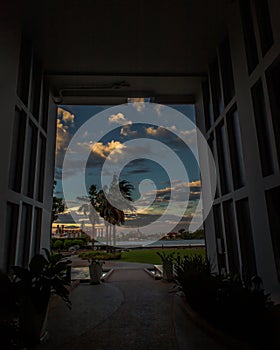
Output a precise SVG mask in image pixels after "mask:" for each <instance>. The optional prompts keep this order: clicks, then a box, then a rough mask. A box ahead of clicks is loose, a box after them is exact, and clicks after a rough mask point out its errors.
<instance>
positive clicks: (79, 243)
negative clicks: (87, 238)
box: [71, 239, 84, 247]
mask: <svg viewBox="0 0 280 350" xmlns="http://www.w3.org/2000/svg"><path fill="white" fill-rule="evenodd" d="M71 245H73V246H75V245H78V246H80V247H81V246H83V245H84V241H83V240H82V239H73V240H72V244H71Z"/></svg>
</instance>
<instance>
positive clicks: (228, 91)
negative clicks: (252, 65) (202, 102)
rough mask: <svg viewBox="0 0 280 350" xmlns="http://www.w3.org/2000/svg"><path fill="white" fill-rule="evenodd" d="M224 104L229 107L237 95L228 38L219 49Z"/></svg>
mask: <svg viewBox="0 0 280 350" xmlns="http://www.w3.org/2000/svg"><path fill="white" fill-rule="evenodd" d="M219 54H220V65H221V75H222V82H223V93H224V103H225V105H227V104H228V103H229V102H230V100H231V99H232V98H233V96H234V95H235V88H234V80H233V71H232V61H231V53H230V46H229V40H228V38H226V39H225V40H224V41H223V43H222V45H221V46H220V49H219Z"/></svg>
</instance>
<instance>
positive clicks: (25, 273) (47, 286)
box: [12, 249, 71, 311]
mask: <svg viewBox="0 0 280 350" xmlns="http://www.w3.org/2000/svg"><path fill="white" fill-rule="evenodd" d="M44 251H45V255H46V256H43V255H42V254H36V255H35V256H34V257H33V258H32V259H31V261H30V263H29V268H24V267H21V266H13V267H12V271H13V275H12V281H13V283H14V284H15V286H16V289H17V295H18V296H19V297H30V298H31V300H32V302H33V303H34V306H35V307H36V309H37V310H38V311H41V310H43V309H44V308H45V307H46V305H47V304H48V302H49V297H50V295H51V293H55V294H57V295H59V296H60V297H61V298H62V299H63V300H64V301H65V303H66V305H67V306H68V307H69V308H70V306H71V302H70V300H69V297H68V295H69V292H68V290H67V288H66V287H65V285H67V284H68V282H67V281H66V269H67V266H68V265H69V264H71V260H67V259H65V258H64V257H63V255H62V254H51V253H50V252H49V251H48V250H47V249H44Z"/></svg>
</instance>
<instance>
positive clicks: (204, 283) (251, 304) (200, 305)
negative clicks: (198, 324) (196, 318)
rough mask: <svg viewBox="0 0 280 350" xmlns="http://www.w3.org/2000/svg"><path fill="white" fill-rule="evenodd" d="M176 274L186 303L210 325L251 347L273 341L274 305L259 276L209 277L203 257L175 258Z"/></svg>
mask: <svg viewBox="0 0 280 350" xmlns="http://www.w3.org/2000/svg"><path fill="white" fill-rule="evenodd" d="M175 272H176V282H177V283H178V285H179V286H180V287H181V289H182V290H183V292H184V294H185V296H186V299H187V301H188V302H189V304H190V305H191V306H192V307H193V308H194V309H195V310H196V311H197V312H198V313H200V314H201V315H202V316H203V317H205V318H206V319H207V320H208V321H209V322H211V323H213V324H214V325H215V326H217V327H219V328H220V329H222V330H224V331H226V332H228V333H230V334H232V335H233V336H237V337H239V338H241V339H246V340H248V341H249V342H251V343H252V344H254V345H264V344H266V345H268V340H269V341H270V342H273V341H274V339H275V338H274V335H275V334H276V332H275V331H274V328H275V323H276V322H275V321H273V319H277V317H276V316H275V306H274V305H273V303H272V302H271V300H270V296H269V294H266V293H265V291H264V289H263V288H262V282H261V279H260V278H259V277H257V276H254V277H253V278H252V279H251V281H249V282H244V281H242V279H241V278H240V277H239V276H238V275H226V276H222V275H215V274H212V273H211V264H210V262H209V261H208V260H207V259H206V258H203V257H202V256H185V257H184V258H180V257H178V258H177V262H176V264H175ZM278 320H279V318H278ZM278 331H279V330H278ZM273 333H274V334H273ZM262 342H263V343H262ZM270 345H271V344H270ZM270 348H271V347H270Z"/></svg>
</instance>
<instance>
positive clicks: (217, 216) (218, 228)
mask: <svg viewBox="0 0 280 350" xmlns="http://www.w3.org/2000/svg"><path fill="white" fill-rule="evenodd" d="M213 214H214V224H215V233H216V247H217V259H218V269H219V273H225V272H226V260H225V243H224V238H223V228H222V218H221V205H220V204H216V205H214V206H213Z"/></svg>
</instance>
